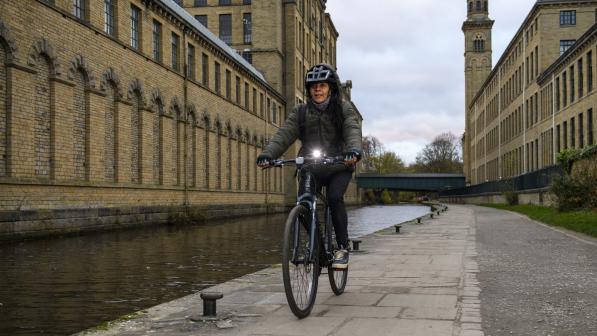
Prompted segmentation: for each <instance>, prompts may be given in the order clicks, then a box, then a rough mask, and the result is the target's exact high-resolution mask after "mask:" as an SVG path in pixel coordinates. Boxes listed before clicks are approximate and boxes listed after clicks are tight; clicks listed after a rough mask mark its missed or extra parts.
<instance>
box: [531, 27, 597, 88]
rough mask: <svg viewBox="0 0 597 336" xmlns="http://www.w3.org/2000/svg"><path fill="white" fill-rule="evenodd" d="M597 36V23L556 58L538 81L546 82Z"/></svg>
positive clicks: (540, 82)
mask: <svg viewBox="0 0 597 336" xmlns="http://www.w3.org/2000/svg"><path fill="white" fill-rule="evenodd" d="M595 36H597V23H595V24H594V25H592V26H591V28H589V30H587V31H586V32H585V33H584V34H583V35H582V36H581V37H579V38H578V39H577V40H576V42H574V44H573V45H571V46H570V48H568V50H566V52H564V53H563V54H562V55H561V56H560V57H558V59H556V60H555V62H553V63H552V64H551V65H550V66H549V67H548V68H547V69H545V71H543V72H542V73H541V74H540V75H539V77H538V78H537V83H539V84H542V83H545V82H546V80H547V79H549V78H550V76H551V75H552V73H554V72H556V70H557V69H559V68H560V67H561V66H562V65H563V64H565V63H567V62H568V61H569V60H570V59H572V58H574V57H576V55H577V52H578V51H580V50H581V49H582V48H583V47H584V46H585V45H586V44H587V43H589V42H590V41H591V39H592V38H594V37H595Z"/></svg>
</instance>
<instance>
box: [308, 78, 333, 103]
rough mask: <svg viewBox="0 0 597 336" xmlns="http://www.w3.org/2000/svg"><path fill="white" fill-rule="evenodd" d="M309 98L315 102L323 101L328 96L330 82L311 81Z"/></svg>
mask: <svg viewBox="0 0 597 336" xmlns="http://www.w3.org/2000/svg"><path fill="white" fill-rule="evenodd" d="M309 93H310V94H311V99H312V100H313V101H314V102H315V103H317V104H321V103H323V102H324V101H325V100H326V99H328V97H329V96H330V84H328V83H327V82H320V83H313V84H311V86H309Z"/></svg>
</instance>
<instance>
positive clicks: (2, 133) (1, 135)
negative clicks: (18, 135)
mask: <svg viewBox="0 0 597 336" xmlns="http://www.w3.org/2000/svg"><path fill="white" fill-rule="evenodd" d="M6 58H7V52H6V51H5V50H4V47H3V45H2V43H0V176H6V175H7V171H6V170H7V157H6V155H7V152H8V148H7V146H8V138H7V137H8V134H7V120H6V110H7V107H8V106H7V99H6V94H7V90H6V87H7V86H8V78H7V74H8V72H7V71H6Z"/></svg>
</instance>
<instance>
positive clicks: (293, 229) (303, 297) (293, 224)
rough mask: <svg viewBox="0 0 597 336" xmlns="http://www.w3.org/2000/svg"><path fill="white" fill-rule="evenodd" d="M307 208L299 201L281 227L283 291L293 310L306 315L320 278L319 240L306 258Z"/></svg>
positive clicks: (297, 315) (313, 299) (307, 247)
mask: <svg viewBox="0 0 597 336" xmlns="http://www.w3.org/2000/svg"><path fill="white" fill-rule="evenodd" d="M310 224H311V218H310V212H309V210H308V209H307V208H305V207H304V206H302V205H297V206H295V207H294V208H293V209H292V210H291V211H290V214H289V215H288V219H287V220H286V226H285V229H284V247H283V248H284V250H283V252H282V277H283V279H284V291H285V292H286V299H287V300H288V305H289V306H290V309H291V310H292V313H294V315H296V317H298V318H304V317H307V316H308V315H309V314H310V313H311V310H312V309H313V305H314V304H315V298H316V296H317V283H318V279H319V254H318V253H319V251H318V240H317V239H315V246H314V247H313V248H314V251H313V253H312V255H313V258H312V260H309V232H308V228H309V227H310Z"/></svg>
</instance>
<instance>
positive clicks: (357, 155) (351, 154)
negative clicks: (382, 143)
mask: <svg viewBox="0 0 597 336" xmlns="http://www.w3.org/2000/svg"><path fill="white" fill-rule="evenodd" d="M343 155H344V161H353V160H354V159H356V160H357V161H359V160H361V152H360V151H359V150H356V149H351V150H349V151H346V152H344V153H343Z"/></svg>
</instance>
